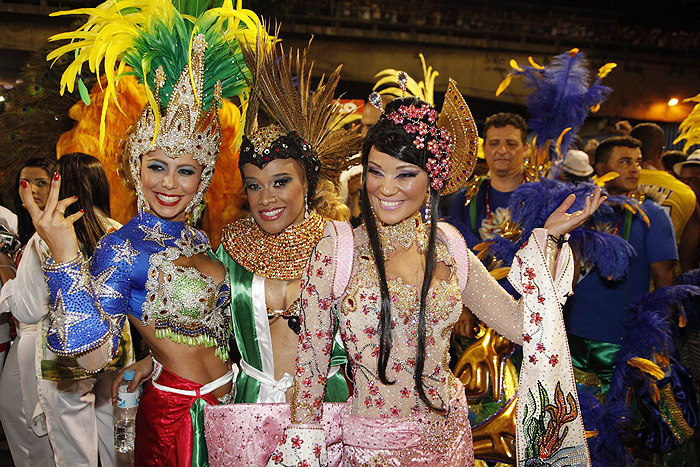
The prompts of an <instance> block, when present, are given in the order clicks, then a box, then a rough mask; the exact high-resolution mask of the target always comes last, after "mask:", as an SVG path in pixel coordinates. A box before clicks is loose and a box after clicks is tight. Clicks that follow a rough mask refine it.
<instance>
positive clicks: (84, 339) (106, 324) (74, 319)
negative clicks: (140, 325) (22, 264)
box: [44, 234, 139, 356]
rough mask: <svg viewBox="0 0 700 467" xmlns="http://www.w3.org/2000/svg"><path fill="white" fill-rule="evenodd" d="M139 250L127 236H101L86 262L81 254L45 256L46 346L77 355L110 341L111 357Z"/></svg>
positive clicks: (119, 334)
mask: <svg viewBox="0 0 700 467" xmlns="http://www.w3.org/2000/svg"><path fill="white" fill-rule="evenodd" d="M138 255H139V253H138V251H137V250H135V249H134V248H133V247H132V246H131V243H130V242H129V240H128V239H123V238H120V237H119V236H118V235H115V234H111V235H107V236H105V237H103V238H102V240H101V241H100V243H99V244H98V246H97V248H96V249H95V253H94V254H93V257H92V259H91V261H90V262H89V263H88V262H87V261H85V260H84V259H83V258H82V255H78V257H77V258H76V259H74V260H72V261H69V262H67V263H60V264H56V263H53V260H52V259H49V260H48V261H47V262H46V263H45V264H44V274H45V275H46V282H47V285H48V289H49V294H50V305H51V306H50V323H51V327H50V329H49V332H48V335H47V344H48V347H49V349H50V350H51V351H52V352H54V353H56V354H58V355H74V356H75V355H82V354H85V353H87V352H90V351H91V350H94V349H96V348H98V347H100V346H101V345H102V344H104V343H105V342H106V341H107V340H108V339H110V338H111V339H112V355H114V352H116V349H117V346H118V345H119V339H120V337H121V332H122V328H123V327H124V321H125V320H126V313H127V310H128V308H129V294H130V281H129V278H130V276H131V270H132V267H133V264H134V262H135V260H136V258H137V257H138Z"/></svg>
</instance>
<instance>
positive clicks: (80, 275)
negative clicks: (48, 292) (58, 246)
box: [64, 263, 90, 294]
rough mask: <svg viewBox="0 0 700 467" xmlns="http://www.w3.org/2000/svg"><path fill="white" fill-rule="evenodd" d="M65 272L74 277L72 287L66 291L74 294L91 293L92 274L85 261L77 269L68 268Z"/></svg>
mask: <svg viewBox="0 0 700 467" xmlns="http://www.w3.org/2000/svg"><path fill="white" fill-rule="evenodd" d="M64 272H65V273H66V275H68V277H70V278H71V279H72V282H71V284H70V287H68V290H67V291H66V293H67V294H74V293H78V292H88V293H90V279H89V276H90V274H89V273H88V271H87V267H86V265H85V264H84V263H83V265H82V266H81V267H80V269H78V270H77V271H76V270H75V269H66V270H65V271H64Z"/></svg>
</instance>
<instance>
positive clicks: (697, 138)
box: [673, 94, 700, 152]
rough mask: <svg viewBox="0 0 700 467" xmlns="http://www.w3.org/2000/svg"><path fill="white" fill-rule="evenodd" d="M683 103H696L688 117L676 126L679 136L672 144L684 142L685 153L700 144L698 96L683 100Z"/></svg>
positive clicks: (699, 105)
mask: <svg viewBox="0 0 700 467" xmlns="http://www.w3.org/2000/svg"><path fill="white" fill-rule="evenodd" d="M683 102H697V104H695V107H693V110H691V111H690V113H689V114H688V116H687V117H685V119H684V120H683V121H682V122H681V124H680V125H678V131H679V132H680V134H679V135H678V137H677V138H676V139H674V140H673V144H676V143H680V142H681V141H683V140H685V143H684V144H683V151H686V152H687V151H688V150H689V149H690V148H692V147H693V146H695V145H696V144H700V94H698V95H696V96H694V97H689V98H687V99H683Z"/></svg>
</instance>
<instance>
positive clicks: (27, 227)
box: [0, 158, 55, 467]
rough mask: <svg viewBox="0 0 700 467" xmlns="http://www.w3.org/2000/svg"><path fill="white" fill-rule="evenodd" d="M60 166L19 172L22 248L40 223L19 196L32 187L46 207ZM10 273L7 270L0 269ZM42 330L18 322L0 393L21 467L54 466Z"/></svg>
mask: <svg viewBox="0 0 700 467" xmlns="http://www.w3.org/2000/svg"><path fill="white" fill-rule="evenodd" d="M54 165H55V162H54V161H52V160H50V159H47V158H31V159H28V160H27V161H26V162H25V163H24V164H23V165H22V167H21V168H20V170H19V172H18V173H17V178H16V182H15V191H16V193H17V194H16V199H15V204H16V206H17V214H18V215H17V229H18V234H19V239H20V242H21V244H22V245H27V243H28V242H29V239H30V238H31V237H32V235H34V225H33V224H32V219H31V217H30V216H29V213H28V212H27V211H26V210H24V209H22V201H21V199H20V197H19V187H20V184H21V183H24V184H26V185H28V186H30V187H31V194H32V198H33V199H34V202H35V203H36V204H37V206H38V207H39V208H40V209H43V208H44V206H46V201H47V199H48V197H49V189H50V186H51V184H50V181H51V175H52V174H53V170H54ZM6 256H7V255H5V256H4V257H3V258H2V260H3V261H4V262H3V264H7V261H8V258H7V257H6ZM20 261H21V260H20ZM6 269H7V268H2V269H0V271H4V270H6ZM13 276H14V274H13ZM7 279H9V278H7ZM3 281H4V279H3ZM42 281H43V278H42ZM10 283H12V281H8V284H6V285H5V286H3V289H2V291H1V292H0V297H5V296H8V295H9V294H10V290H9V289H10V287H9V284H10ZM44 290H45V286H44ZM13 311H14V310H13V309H10V308H9V302H7V303H6V302H0V313H2V315H4V316H9V313H10V312H13ZM37 327H38V326H37V325H36V324H24V323H21V322H18V323H17V337H16V338H15V340H14V342H13V343H12V346H11V347H10V351H9V352H8V354H7V360H6V361H5V366H4V368H3V372H2V377H0V394H2V398H0V420H2V426H3V429H4V431H5V437H6V438H7V444H8V445H9V447H10V452H11V453H12V460H13V461H14V464H15V466H16V467H34V466H39V465H41V466H52V465H54V460H53V451H52V449H51V444H50V443H49V438H48V437H47V436H46V434H47V429H46V419H45V416H44V414H43V410H41V409H40V405H39V395H38V391H37V378H36V372H35V368H34V357H35V354H36V351H35V348H36V341H37V339H38V329H37ZM37 408H39V410H36V409H37ZM35 413H36V414H37V415H36V416H35Z"/></svg>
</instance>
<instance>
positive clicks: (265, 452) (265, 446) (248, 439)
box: [204, 402, 346, 467]
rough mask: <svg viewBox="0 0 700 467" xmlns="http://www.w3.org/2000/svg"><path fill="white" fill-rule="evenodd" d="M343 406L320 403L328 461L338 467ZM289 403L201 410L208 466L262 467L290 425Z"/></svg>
mask: <svg viewBox="0 0 700 467" xmlns="http://www.w3.org/2000/svg"><path fill="white" fill-rule="evenodd" d="M345 411H346V408H345V403H332V402H326V403H324V404H323V420H322V423H321V424H322V426H323V428H324V429H325V432H326V446H327V449H328V461H329V465H331V466H340V465H341V458H342V453H343V452H342V451H343V445H342V431H341V417H342V414H343V412H345ZM290 417H291V414H290V412H289V404H230V405H218V406H209V407H205V409H204V434H205V436H206V439H207V449H208V450H209V465H210V466H211V467H218V466H221V467H225V466H226V467H228V466H233V465H247V466H262V465H265V464H266V463H267V460H268V458H269V457H270V454H271V453H272V452H273V451H274V450H275V449H276V448H277V445H278V444H279V442H280V439H281V438H282V434H283V433H284V429H285V428H286V427H287V426H288V425H289V420H290Z"/></svg>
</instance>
